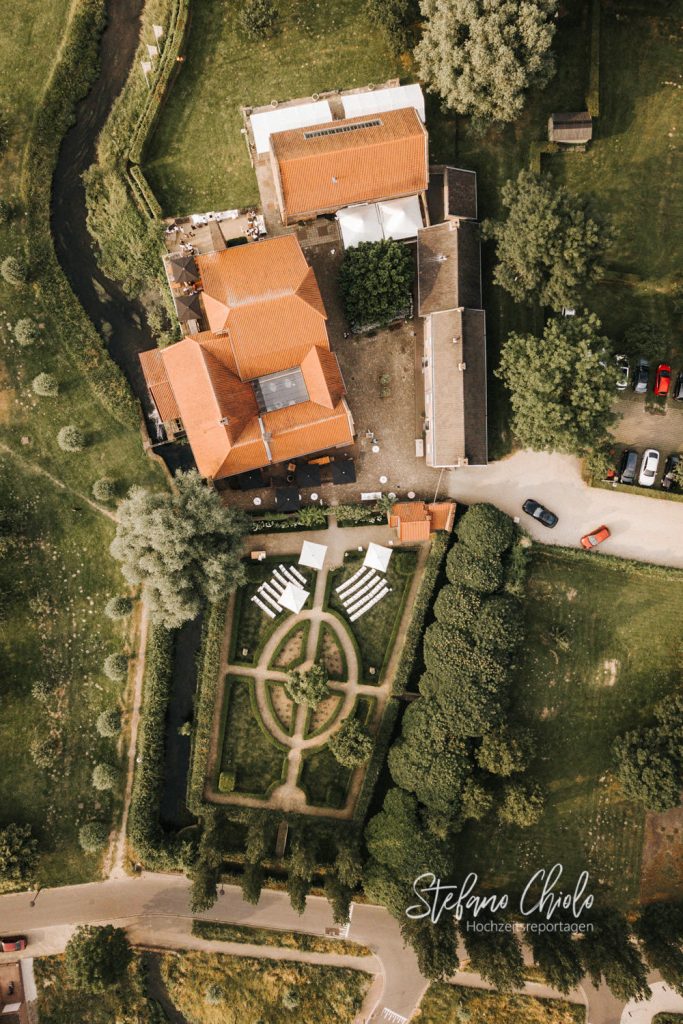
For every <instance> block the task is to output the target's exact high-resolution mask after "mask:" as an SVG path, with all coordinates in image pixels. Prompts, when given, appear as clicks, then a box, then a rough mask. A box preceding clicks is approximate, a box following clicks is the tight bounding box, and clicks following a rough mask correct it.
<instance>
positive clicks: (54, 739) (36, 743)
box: [29, 732, 62, 769]
mask: <svg viewBox="0 0 683 1024" xmlns="http://www.w3.org/2000/svg"><path fill="white" fill-rule="evenodd" d="M29 751H30V754H31V757H32V758H33V760H34V761H35V763H36V764H37V765H38V767H39V768H45V769H49V768H54V766H55V765H56V763H57V761H58V760H59V758H60V756H61V753H62V741H61V739H60V736H59V733H57V732H51V733H49V734H48V735H47V736H44V737H36V738H35V739H33V740H31V745H30V746H29Z"/></svg>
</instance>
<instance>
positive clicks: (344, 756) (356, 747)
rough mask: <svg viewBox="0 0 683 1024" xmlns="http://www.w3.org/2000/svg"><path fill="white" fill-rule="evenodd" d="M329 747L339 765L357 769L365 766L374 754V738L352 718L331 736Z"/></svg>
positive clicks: (345, 721) (344, 722)
mask: <svg viewBox="0 0 683 1024" xmlns="http://www.w3.org/2000/svg"><path fill="white" fill-rule="evenodd" d="M327 745H328V747H329V748H330V750H331V751H332V753H333V754H334V756H335V757H336V759H337V761H339V764H341V765H343V766H344V767H345V768H357V767H358V766H359V765H361V764H365V763H366V762H367V761H369V760H370V755H371V754H372V738H371V737H370V736H369V735H368V734H367V732H366V731H365V729H364V728H363V726H362V725H361V724H360V722H359V721H358V720H357V719H356V718H352V717H351V716H349V717H348V718H347V719H345V720H344V721H343V722H342V724H341V726H340V727H339V729H337V731H336V732H335V733H333V734H332V736H330V738H329V740H328V743H327Z"/></svg>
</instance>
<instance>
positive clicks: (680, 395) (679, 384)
mask: <svg viewBox="0 0 683 1024" xmlns="http://www.w3.org/2000/svg"><path fill="white" fill-rule="evenodd" d="M672 397H673V398H675V400H676V401H677V402H683V370H681V372H680V373H679V375H678V377H677V378H676V387H675V388H674V390H673V396H672Z"/></svg>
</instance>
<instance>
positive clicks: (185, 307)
mask: <svg viewBox="0 0 683 1024" xmlns="http://www.w3.org/2000/svg"><path fill="white" fill-rule="evenodd" d="M173 301H174V302H175V308H176V313H177V314H178V319H179V320H180V322H181V324H185V323H187V321H188V320H200V319H201V316H202V307H201V303H200V302H199V293H198V292H194V293H193V294H192V295H174V296H173Z"/></svg>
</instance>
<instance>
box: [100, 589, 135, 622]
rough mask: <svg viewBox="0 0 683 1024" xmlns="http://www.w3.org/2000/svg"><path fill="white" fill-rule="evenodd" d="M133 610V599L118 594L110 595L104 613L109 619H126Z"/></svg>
mask: <svg viewBox="0 0 683 1024" xmlns="http://www.w3.org/2000/svg"><path fill="white" fill-rule="evenodd" d="M132 611H133V601H132V599H131V598H130V597H127V596H123V595H117V596H116V597H110V598H109V600H108V601H107V603H106V605H105V606H104V614H105V615H106V616H107V618H108V619H114V620H116V619H125V618H126V616H127V615H130V613H131V612H132Z"/></svg>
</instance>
